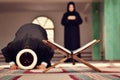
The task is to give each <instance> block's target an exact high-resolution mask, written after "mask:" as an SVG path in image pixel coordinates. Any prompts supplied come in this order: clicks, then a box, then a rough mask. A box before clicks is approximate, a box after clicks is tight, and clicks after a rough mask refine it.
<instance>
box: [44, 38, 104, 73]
mask: <svg viewBox="0 0 120 80" xmlns="http://www.w3.org/2000/svg"><path fill="white" fill-rule="evenodd" d="M99 41H100V40H93V41H91V42H89V43H88V44H86V45H84V46H83V47H81V48H79V49H77V50H75V51H72V52H71V51H69V50H67V49H66V48H64V47H62V46H60V45H58V44H56V43H54V42H51V41H48V40H43V43H45V44H46V45H47V46H49V47H51V48H53V49H55V50H57V51H58V52H59V53H61V54H63V55H64V56H66V57H64V58H63V59H61V60H60V61H58V62H57V63H55V64H53V65H52V66H51V67H49V68H47V69H46V70H44V71H43V72H44V73H45V72H47V71H48V70H50V69H52V68H55V66H56V65H58V64H60V63H63V62H64V61H65V60H67V59H69V58H71V59H72V63H73V65H75V61H74V59H75V60H77V61H78V62H81V63H83V64H85V65H87V66H88V67H90V68H92V69H93V70H95V71H98V72H102V71H101V70H100V69H98V68H97V67H95V66H93V65H91V64H90V63H88V62H87V61H85V60H83V59H82V58H79V57H78V56H77V55H78V54H81V53H82V51H83V50H85V49H87V48H88V47H90V46H91V45H93V44H96V43H98V42H99Z"/></svg>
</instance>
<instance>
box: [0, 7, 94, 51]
mask: <svg viewBox="0 0 120 80" xmlns="http://www.w3.org/2000/svg"><path fill="white" fill-rule="evenodd" d="M76 7H78V8H77V10H78V12H79V13H80V14H81V17H82V19H83V21H84V22H83V24H82V25H81V26H80V32H81V45H84V44H86V43H88V42H89V41H91V40H92V30H91V29H92V28H91V24H92V22H91V10H90V9H91V8H89V10H88V11H87V12H83V11H82V10H79V6H76ZM64 12H65V9H64V10H60V11H59V10H53V11H30V10H28V11H5V12H4V11H2V12H0V49H2V48H3V47H5V46H6V45H7V44H8V43H9V42H10V41H12V40H13V39H14V35H15V32H16V31H17V30H18V28H19V27H20V26H21V25H23V24H25V23H30V22H32V20H33V19H35V18H36V17H37V16H41V15H45V16H47V17H49V18H51V19H52V20H53V22H54V25H55V42H57V43H58V44H60V45H62V46H63V45H64V44H63V40H64V39H63V37H64V28H63V26H62V25H61V24H60V22H61V18H62V15H63V13H64ZM86 51H87V52H88V51H91V48H88V49H87V50H86Z"/></svg>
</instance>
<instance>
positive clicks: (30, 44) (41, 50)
mask: <svg viewBox="0 0 120 80" xmlns="http://www.w3.org/2000/svg"><path fill="white" fill-rule="evenodd" d="M42 40H48V38H47V33H46V31H45V29H44V28H42V27H41V26H40V25H37V24H32V23H28V24H24V25H23V26H21V27H20V28H19V30H18V31H17V32H16V34H15V38H14V40H13V41H11V42H10V43H8V45H7V46H6V47H4V48H3V49H2V50H1V51H2V53H3V55H4V57H5V60H6V62H9V63H10V65H11V67H10V69H17V68H18V66H17V64H16V55H17V54H18V52H19V51H21V50H22V49H26V48H29V49H32V50H33V51H34V52H35V53H36V55H37V58H38V61H37V64H36V67H37V68H38V69H42V68H43V69H46V68H47V67H50V66H51V63H50V61H51V59H52V57H53V55H54V51H53V49H51V48H50V47H48V46H46V45H45V44H44V43H43V42H42ZM23 62H24V61H23ZM42 63H43V64H42Z"/></svg>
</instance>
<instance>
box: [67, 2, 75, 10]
mask: <svg viewBox="0 0 120 80" xmlns="http://www.w3.org/2000/svg"><path fill="white" fill-rule="evenodd" d="M70 5H73V7H74V10H73V12H75V3H74V2H72V1H71V2H69V3H68V4H67V12H70V11H69V6H70Z"/></svg>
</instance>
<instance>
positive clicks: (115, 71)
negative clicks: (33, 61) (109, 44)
mask: <svg viewBox="0 0 120 80" xmlns="http://www.w3.org/2000/svg"><path fill="white" fill-rule="evenodd" d="M91 64H92V65H94V66H96V67H97V68H99V69H101V70H102V71H103V72H96V71H94V70H92V69H91V68H89V67H87V66H85V65H83V64H81V63H76V64H75V65H72V64H70V63H62V64H60V65H58V66H56V67H55V68H53V69H51V70H49V71H48V72H46V73H42V72H41V70H37V69H33V70H9V69H2V68H1V69H0V80H120V63H119V62H118V63H114V64H110V63H102V62H101V63H97V62H96V63H94V62H93V63H91Z"/></svg>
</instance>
